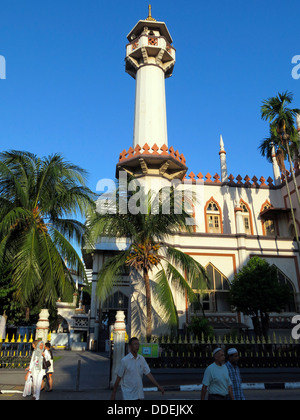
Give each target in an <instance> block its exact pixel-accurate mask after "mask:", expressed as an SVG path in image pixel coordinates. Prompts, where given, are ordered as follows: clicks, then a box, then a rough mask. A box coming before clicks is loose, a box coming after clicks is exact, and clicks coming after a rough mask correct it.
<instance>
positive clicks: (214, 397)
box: [208, 394, 228, 401]
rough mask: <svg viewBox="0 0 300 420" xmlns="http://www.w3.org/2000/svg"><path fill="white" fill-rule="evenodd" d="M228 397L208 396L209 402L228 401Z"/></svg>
mask: <svg viewBox="0 0 300 420" xmlns="http://www.w3.org/2000/svg"><path fill="white" fill-rule="evenodd" d="M227 399H228V398H227V395H218V394H208V401H226V400H227Z"/></svg>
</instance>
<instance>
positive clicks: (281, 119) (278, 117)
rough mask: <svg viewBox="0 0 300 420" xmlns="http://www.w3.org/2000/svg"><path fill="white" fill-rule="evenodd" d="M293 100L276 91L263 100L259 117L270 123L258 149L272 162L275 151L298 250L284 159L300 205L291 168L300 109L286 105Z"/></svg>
mask: <svg viewBox="0 0 300 420" xmlns="http://www.w3.org/2000/svg"><path fill="white" fill-rule="evenodd" d="M292 101H293V95H292V93H289V92H284V93H281V94H280V93H278V95H277V96H275V97H272V98H269V99H268V100H265V101H263V105H262V106H261V117H262V119H263V120H265V121H268V122H269V124H270V137H269V138H266V139H264V140H263V141H262V142H261V144H260V147H259V149H260V151H261V154H262V155H263V156H266V157H267V159H268V160H269V161H270V162H272V155H273V150H275V153H276V159H277V162H278V165H279V168H280V170H281V172H282V174H283V175H284V178H285V182H286V188H287V193H288V198H289V203H290V207H291V214H292V219H293V224H294V229H295V234H296V240H297V244H298V251H299V252H300V245H299V236H298V228H297V224H296V219H295V214H294V208H293V204H292V199H291V193H290V187H289V183H288V173H287V170H286V167H285V162H284V161H285V159H286V158H288V160H289V164H290V171H291V174H292V178H293V183H294V187H295V191H296V195H297V199H298V203H299V207H300V195H299V190H298V185H297V181H296V177H295V171H294V168H293V163H292V157H293V156H295V158H296V159H297V160H298V150H299V134H298V131H297V129H296V127H295V118H296V116H297V115H298V114H300V109H298V108H294V109H291V108H289V107H288V105H290V104H291V103H292Z"/></svg>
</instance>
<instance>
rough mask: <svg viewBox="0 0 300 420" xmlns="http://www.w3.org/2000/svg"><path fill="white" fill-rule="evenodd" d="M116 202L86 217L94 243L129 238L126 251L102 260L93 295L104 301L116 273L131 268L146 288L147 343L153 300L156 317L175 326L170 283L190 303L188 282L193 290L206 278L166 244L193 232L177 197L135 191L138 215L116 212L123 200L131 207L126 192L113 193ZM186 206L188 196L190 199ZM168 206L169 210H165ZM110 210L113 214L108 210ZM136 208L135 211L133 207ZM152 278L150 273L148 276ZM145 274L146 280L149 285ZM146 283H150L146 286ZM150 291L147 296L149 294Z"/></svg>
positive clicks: (192, 297)
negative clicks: (157, 310) (193, 287)
mask: <svg viewBox="0 0 300 420" xmlns="http://www.w3.org/2000/svg"><path fill="white" fill-rule="evenodd" d="M116 197H117V200H116V202H112V203H111V204H110V203H108V205H107V206H106V207H105V208H104V210H105V211H104V212H102V211H101V209H103V206H102V207H101V203H100V201H101V200H100V201H99V202H98V207H97V212H93V213H92V214H90V215H89V219H88V220H89V227H90V232H91V236H90V239H91V240H92V242H93V243H96V242H97V241H98V240H99V237H105V236H109V237H117V238H120V237H123V238H124V237H125V238H128V245H129V246H128V249H127V250H125V251H121V252H119V253H118V254H117V255H115V256H113V257H111V258H110V259H107V260H106V261H105V263H104V265H103V267H102V268H101V270H100V272H99V276H98V285H97V294H98V297H99V299H100V300H101V301H102V302H103V301H105V299H106V298H107V297H108V296H109V294H110V293H111V291H112V288H113V284H114V281H115V280H116V278H117V277H118V274H119V273H120V270H121V271H124V270H126V269H128V268H129V269H130V270H131V272H136V273H138V274H139V275H137V276H136V278H137V279H139V280H140V281H141V282H142V285H143V286H144V287H145V291H146V292H145V294H146V307H147V339H148V340H149V339H150V335H151V331H150V326H151V323H152V321H151V320H152V314H151V310H152V301H151V299H152V297H153V299H155V301H156V303H158V304H159V306H160V316H161V318H162V319H163V320H164V322H166V323H168V324H169V325H170V326H171V327H177V325H178V315H177V309H176V306H175V302H174V297H173V293H172V287H171V286H172V285H175V287H176V288H177V289H178V290H180V291H182V292H183V293H187V296H188V298H189V300H190V301H193V300H195V299H196V296H195V294H194V292H193V290H192V287H191V284H192V283H194V284H196V285H197V286H198V289H199V290H201V289H206V288H207V281H208V278H207V274H206V271H205V269H204V268H203V267H202V266H201V264H199V263H198V262H197V261H196V260H194V259H193V258H192V257H190V256H188V255H186V254H185V253H183V252H181V251H179V250H178V249H176V248H173V247H172V246H170V245H169V244H168V241H169V238H170V236H172V235H174V234H176V233H177V232H192V227H191V226H189V225H188V224H187V222H186V220H187V219H190V214H188V213H187V212H186V211H185V208H184V202H183V200H182V196H181V194H177V195H176V194H174V190H172V189H171V190H170V195H169V196H168V197H167V198H165V200H164V194H161V191H160V192H158V193H157V192H155V193H154V192H153V191H149V192H147V193H146V192H144V191H139V194H138V197H139V200H138V202H137V204H138V206H140V211H137V212H132V211H126V212H124V211H121V210H122V207H121V206H122V205H124V202H125V203H126V210H127V206H128V208H129V209H130V203H131V202H132V199H133V198H134V197H133V196H132V194H131V193H130V192H129V193H128V196H127V197H125V196H122V197H120V191H119V190H117V191H116ZM190 200H191V202H192V201H193V197H192V196H191V197H190ZM167 205H169V212H164V209H165V208H166V207H167ZM114 206H116V207H115V210H116V211H111V212H110V211H108V210H109V209H113V208H114ZM138 206H137V207H138ZM154 271H155V272H156V273H157V274H155V275H154V274H153V276H151V274H152V272H154ZM149 276H151V281H150V282H149ZM149 283H150V284H149ZM150 288H151V293H150Z"/></svg>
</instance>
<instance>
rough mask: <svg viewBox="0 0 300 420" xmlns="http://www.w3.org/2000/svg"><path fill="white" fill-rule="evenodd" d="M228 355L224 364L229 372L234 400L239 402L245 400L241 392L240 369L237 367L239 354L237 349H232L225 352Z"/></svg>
mask: <svg viewBox="0 0 300 420" xmlns="http://www.w3.org/2000/svg"><path fill="white" fill-rule="evenodd" d="M227 355H228V362H227V363H226V367H227V369H228V372H229V376H230V379H231V382H232V392H233V395H234V399H235V400H238V401H241V400H245V399H246V398H245V395H244V392H243V390H242V378H241V374H240V369H239V367H238V362H239V352H238V351H237V349H235V348H232V349H229V350H228V352H227Z"/></svg>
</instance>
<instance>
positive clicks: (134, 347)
mask: <svg viewBox="0 0 300 420" xmlns="http://www.w3.org/2000/svg"><path fill="white" fill-rule="evenodd" d="M128 344H129V348H130V351H131V353H137V352H138V351H139V348H140V342H139V339H138V338H136V337H132V338H131V339H130V340H129V343H128Z"/></svg>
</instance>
